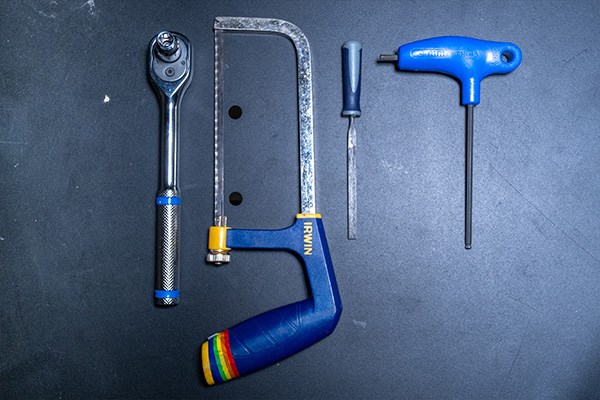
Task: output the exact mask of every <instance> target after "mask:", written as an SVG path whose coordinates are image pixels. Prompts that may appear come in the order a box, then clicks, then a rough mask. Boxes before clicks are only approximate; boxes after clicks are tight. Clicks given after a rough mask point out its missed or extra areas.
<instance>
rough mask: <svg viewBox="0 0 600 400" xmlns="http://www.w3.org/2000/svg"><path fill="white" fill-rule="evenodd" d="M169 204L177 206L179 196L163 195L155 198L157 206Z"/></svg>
mask: <svg viewBox="0 0 600 400" xmlns="http://www.w3.org/2000/svg"><path fill="white" fill-rule="evenodd" d="M169 204H172V205H174V206H178V205H180V204H181V198H180V197H164V196H159V197H157V198H156V205H158V206H166V205H169Z"/></svg>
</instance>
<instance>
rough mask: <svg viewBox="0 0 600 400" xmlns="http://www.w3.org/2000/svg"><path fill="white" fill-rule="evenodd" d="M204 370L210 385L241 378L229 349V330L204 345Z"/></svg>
mask: <svg viewBox="0 0 600 400" xmlns="http://www.w3.org/2000/svg"><path fill="white" fill-rule="evenodd" d="M202 370H203V371H204V378H205V379H206V382H207V383H208V384H209V385H214V384H215V383H219V382H225V381H228V380H230V379H233V378H237V377H238V376H240V374H239V372H238V370H237V368H236V366H235V360H234V359H233V355H232V354H231V348H230V347H229V329H228V330H226V331H223V332H221V333H217V334H215V335H213V336H211V337H210V338H208V340H207V341H206V342H204V343H202Z"/></svg>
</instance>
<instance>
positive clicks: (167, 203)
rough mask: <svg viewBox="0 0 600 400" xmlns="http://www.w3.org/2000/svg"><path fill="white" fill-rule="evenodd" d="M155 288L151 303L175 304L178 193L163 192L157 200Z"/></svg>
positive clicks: (178, 220) (177, 253)
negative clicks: (153, 299) (153, 298)
mask: <svg viewBox="0 0 600 400" xmlns="http://www.w3.org/2000/svg"><path fill="white" fill-rule="evenodd" d="M156 204H157V214H158V215H157V240H156V255H157V257H156V262H157V265H156V286H155V291H154V297H155V304H156V305H160V306H169V305H176V304H177V303H178V302H179V234H180V227H181V223H180V221H181V217H180V214H181V206H180V199H179V196H178V193H177V192H175V191H173V190H167V191H165V192H163V193H159V195H158V197H157V199H156Z"/></svg>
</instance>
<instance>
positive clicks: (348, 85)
mask: <svg viewBox="0 0 600 400" xmlns="http://www.w3.org/2000/svg"><path fill="white" fill-rule="evenodd" d="M361 61H362V45H361V44H360V42H357V41H356V40H349V41H347V42H346V43H344V45H343V46H342V75H343V76H342V77H343V83H344V109H343V110H342V115H343V116H344V117H349V119H350V124H349V125H348V161H347V163H348V239H356V233H357V230H358V221H357V220H358V218H357V197H358V196H357V192H356V128H355V127H354V118H355V117H360V114H361V111H360V73H361Z"/></svg>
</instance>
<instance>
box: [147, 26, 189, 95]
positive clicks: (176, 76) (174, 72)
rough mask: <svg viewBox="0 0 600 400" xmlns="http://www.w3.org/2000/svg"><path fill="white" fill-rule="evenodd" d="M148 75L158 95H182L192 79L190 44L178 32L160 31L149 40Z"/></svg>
mask: <svg viewBox="0 0 600 400" xmlns="http://www.w3.org/2000/svg"><path fill="white" fill-rule="evenodd" d="M149 63H150V65H149V68H148V71H149V77H150V82H152V86H154V88H155V90H156V91H157V93H158V94H159V95H160V96H166V97H172V96H174V95H176V94H178V95H182V94H183V92H185V90H186V89H187V87H188V86H189V84H190V81H191V80H192V79H191V78H192V46H191V44H190V41H189V40H188V38H186V37H185V36H183V35H182V34H180V33H176V32H169V31H162V32H160V33H159V34H158V35H156V36H155V37H154V38H153V39H152V41H151V42H150V48H149Z"/></svg>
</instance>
